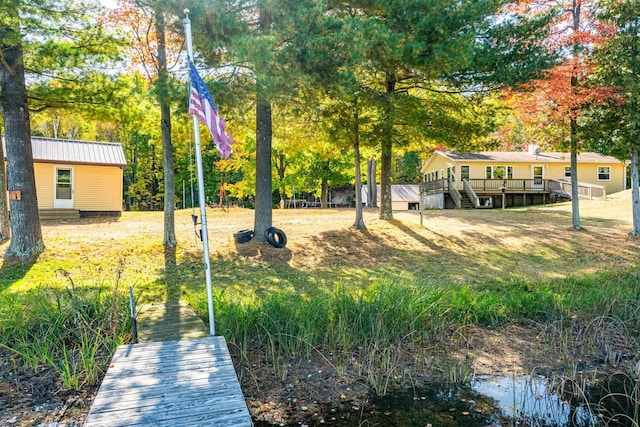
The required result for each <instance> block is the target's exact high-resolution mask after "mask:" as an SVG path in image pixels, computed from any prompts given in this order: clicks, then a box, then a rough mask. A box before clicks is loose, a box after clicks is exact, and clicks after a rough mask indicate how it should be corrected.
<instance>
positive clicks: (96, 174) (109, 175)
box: [74, 165, 122, 211]
mask: <svg viewBox="0 0 640 427" xmlns="http://www.w3.org/2000/svg"><path fill="white" fill-rule="evenodd" d="M74 175H75V177H74V181H75V188H76V191H75V208H76V209H79V210H81V211H121V210H122V170H121V169H120V168H119V167H115V166H89V165H78V166H75V168H74Z"/></svg>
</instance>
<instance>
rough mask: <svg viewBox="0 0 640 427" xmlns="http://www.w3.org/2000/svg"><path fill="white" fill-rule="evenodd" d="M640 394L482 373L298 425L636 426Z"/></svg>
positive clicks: (612, 386) (613, 384)
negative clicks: (466, 381)
mask: <svg viewBox="0 0 640 427" xmlns="http://www.w3.org/2000/svg"><path fill="white" fill-rule="evenodd" d="M571 390H573V391H574V392H575V391H576V390H579V393H570V392H569V391H571ZM634 390H635V393H636V394H635V395H634ZM639 395H640V380H639V379H638V378H636V379H632V378H629V377H628V376H619V377H617V378H616V377H612V378H610V379H609V380H607V381H599V382H598V384H597V385H594V386H587V385H586V383H585V384H576V383H574V382H572V381H565V382H564V383H561V382H558V381H551V380H549V379H547V378H545V377H542V376H515V377H489V376H486V377H485V376H481V377H477V378H475V379H474V380H473V381H472V383H471V384H470V385H469V386H466V387H455V386H449V387H446V386H441V387H433V388H419V389H415V390H406V391H402V392H398V393H395V394H393V395H387V396H384V397H371V399H370V400H369V403H368V405H367V407H365V408H351V410H350V411H344V410H343V411H342V412H340V411H336V410H335V409H328V410H327V414H324V415H325V416H322V417H320V418H321V419H322V422H320V421H318V420H317V419H316V420H309V422H307V423H303V425H308V426H320V425H331V426H360V427H374V426H375V427H378V426H380V427H382V426H385V427H395V426H397V427H401V426H402V427H404V426H420V427H453V426H455V427H516V426H518V427H573V426H575V427H596V426H616V427H622V426H632V427H637V426H638V424H635V423H634V421H633V418H635V417H638V412H637V411H638V410H639V406H640V402H639V401H638V396H639ZM579 396H583V397H585V398H586V400H585V399H584V398H582V399H581V398H579ZM634 396H635V397H634ZM635 419H636V420H637V418H635ZM257 425H258V424H257Z"/></svg>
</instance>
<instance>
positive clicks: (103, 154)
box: [2, 135, 127, 167]
mask: <svg viewBox="0 0 640 427" xmlns="http://www.w3.org/2000/svg"><path fill="white" fill-rule="evenodd" d="M2 145H3V147H4V148H5V153H6V145H5V141H4V135H3V136H2ZM31 147H32V152H33V160H34V161H35V162H42V163H65V164H87V165H105V166H119V167H125V166H126V165H127V161H126V159H125V157H124V150H123V149H122V145H121V144H119V143H117V142H96V141H78V140H73V139H54V138H42V137H38V136H32V137H31ZM5 155H6V154H5Z"/></svg>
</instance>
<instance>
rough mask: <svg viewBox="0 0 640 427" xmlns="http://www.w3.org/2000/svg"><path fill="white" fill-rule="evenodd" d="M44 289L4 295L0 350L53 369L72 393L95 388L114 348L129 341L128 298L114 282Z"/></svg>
mask: <svg viewBox="0 0 640 427" xmlns="http://www.w3.org/2000/svg"><path fill="white" fill-rule="evenodd" d="M63 274H64V275H65V276H66V277H67V280H68V282H69V286H68V287H67V288H66V289H52V288H48V287H45V286H40V287H37V288H35V289H32V290H30V291H28V292H24V293H20V294H12V293H2V294H0V347H3V348H4V349H6V350H9V351H11V352H12V353H14V354H15V355H17V356H18V359H19V362H20V363H22V364H23V365H24V366H26V367H28V368H32V369H36V368H38V367H39V366H43V365H44V366H50V367H52V368H53V369H54V370H55V371H56V373H57V374H58V376H59V378H60V379H61V380H62V382H63V383H64V385H65V387H67V388H69V389H79V388H81V387H82V386H84V385H95V384H97V382H98V381H99V379H100V378H101V374H102V372H103V371H104V369H105V366H106V364H107V363H108V360H109V358H110V357H111V355H112V353H113V351H114V350H115V348H116V347H117V346H118V345H119V344H120V343H122V341H123V339H127V338H126V337H127V334H128V332H127V331H128V327H129V320H128V318H127V309H126V304H127V297H126V295H125V294H124V293H123V291H122V286H121V285H120V280H119V278H117V279H116V281H115V283H111V284H109V283H104V282H102V283H95V282H94V283H93V284H92V286H87V285H83V286H76V284H75V283H74V281H73V279H72V278H71V277H70V276H68V275H67V274H66V273H65V272H63Z"/></svg>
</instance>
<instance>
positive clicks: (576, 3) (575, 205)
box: [569, 0, 582, 230]
mask: <svg viewBox="0 0 640 427" xmlns="http://www.w3.org/2000/svg"><path fill="white" fill-rule="evenodd" d="M581 4H582V3H581V1H580V0H573V2H572V9H571V13H572V15H573V33H574V34H575V33H577V32H578V31H579V30H580V9H581V7H580V6H581ZM572 55H573V60H574V61H575V60H576V56H577V55H578V44H577V43H576V42H574V43H573V46H572ZM570 85H571V92H572V93H573V95H574V96H576V95H577V91H578V75H577V70H576V68H575V66H574V69H573V72H572V74H571V81H570ZM570 120H571V122H570V129H569V132H570V135H569V137H570V138H571V218H572V222H573V229H574V230H580V228H582V226H581V225H580V200H579V195H580V193H579V191H578V190H579V188H578V119H577V111H575V110H572V111H571V118H570Z"/></svg>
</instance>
